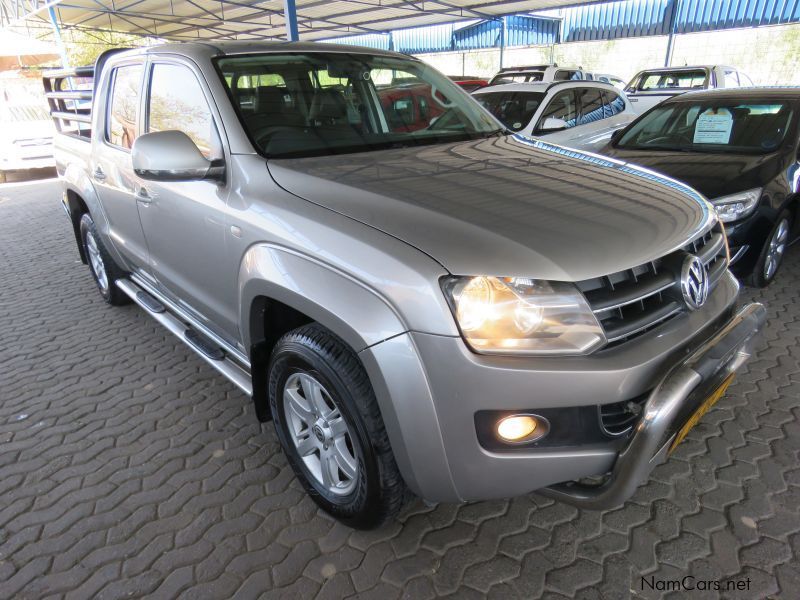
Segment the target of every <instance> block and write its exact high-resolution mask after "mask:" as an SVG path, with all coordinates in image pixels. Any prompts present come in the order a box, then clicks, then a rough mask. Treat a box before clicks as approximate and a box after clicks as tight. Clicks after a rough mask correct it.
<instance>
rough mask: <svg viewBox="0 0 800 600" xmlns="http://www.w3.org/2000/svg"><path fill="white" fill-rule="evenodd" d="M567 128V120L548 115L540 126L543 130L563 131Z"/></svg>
mask: <svg viewBox="0 0 800 600" xmlns="http://www.w3.org/2000/svg"><path fill="white" fill-rule="evenodd" d="M566 128H567V122H566V121H565V120H564V119H557V118H556V117H547V118H546V119H545V120H544V123H542V126H541V127H540V128H539V129H540V131H543V132H545V131H546V132H553V131H561V130H562V129H566Z"/></svg>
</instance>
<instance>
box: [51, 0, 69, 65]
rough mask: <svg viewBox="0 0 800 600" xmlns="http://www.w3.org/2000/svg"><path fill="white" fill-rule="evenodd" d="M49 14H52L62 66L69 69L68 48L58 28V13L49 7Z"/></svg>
mask: <svg viewBox="0 0 800 600" xmlns="http://www.w3.org/2000/svg"><path fill="white" fill-rule="evenodd" d="M47 12H48V13H50V23H51V24H52V25H53V34H54V35H55V38H56V45H57V46H58V53H59V54H61V66H62V67H63V68H65V69H66V68H67V67H68V66H69V61H68V60H67V48H66V46H64V40H63V39H61V28H60V27H59V26H58V18H56V11H55V8H53V6H52V5H51V6H48V7H47Z"/></svg>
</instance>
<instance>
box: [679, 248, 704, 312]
mask: <svg viewBox="0 0 800 600" xmlns="http://www.w3.org/2000/svg"><path fill="white" fill-rule="evenodd" d="M681 292H683V299H684V300H685V301H686V304H687V305H688V306H689V308H691V309H692V310H696V309H698V308H700V307H701V306H703V304H705V302H706V299H707V298H708V271H706V267H705V265H704V264H703V261H701V260H700V259H699V258H697V257H696V256H695V255H694V254H690V255H689V256H687V257H686V259H685V260H684V261H683V267H682V268H681Z"/></svg>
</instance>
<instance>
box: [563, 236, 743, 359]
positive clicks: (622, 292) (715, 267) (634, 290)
mask: <svg viewBox="0 0 800 600" xmlns="http://www.w3.org/2000/svg"><path fill="white" fill-rule="evenodd" d="M724 236H725V234H724V233H723V232H722V229H721V226H719V225H717V226H716V227H715V228H714V229H711V230H709V231H708V232H706V233H705V234H703V235H701V236H699V237H697V238H695V239H693V240H692V241H691V242H690V243H688V244H687V245H686V246H684V247H682V248H680V249H679V250H676V251H675V252H672V253H670V254H668V255H666V256H663V257H661V258H658V259H656V260H654V261H652V262H648V263H645V264H642V265H638V266H636V267H633V268H631V269H626V270H625V271H619V272H617V273H612V274H610V275H606V276H604V277H595V278H593V279H587V280H585V281H580V282H578V287H579V288H580V290H581V291H582V292H583V293H584V295H585V296H586V300H587V302H588V303H589V306H590V307H591V309H592V311H593V312H594V314H595V316H596V317H597V319H598V320H599V321H600V324H601V325H602V327H603V330H604V331H605V334H606V339H607V340H608V344H609V346H612V345H617V344H620V343H622V342H625V341H627V340H630V339H632V338H634V337H636V336H639V335H642V334H644V333H646V332H648V331H650V330H651V329H653V328H654V327H657V326H658V325H661V324H662V323H664V322H666V321H668V320H669V319H671V318H673V317H675V316H676V315H678V314H680V313H682V312H685V311H686V310H688V309H687V306H686V303H685V302H684V300H683V297H682V295H681V291H680V270H681V265H682V264H683V261H684V259H685V257H686V255H687V254H694V255H696V256H698V257H699V258H700V260H702V261H703V263H704V264H705V266H706V269H707V270H708V277H709V292H710V290H713V289H714V287H715V286H716V284H717V282H718V281H719V279H720V277H722V274H723V273H724V272H725V269H726V268H727V266H728V265H727V255H726V251H725V237H724Z"/></svg>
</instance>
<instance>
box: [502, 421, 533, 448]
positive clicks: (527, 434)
mask: <svg viewBox="0 0 800 600" xmlns="http://www.w3.org/2000/svg"><path fill="white" fill-rule="evenodd" d="M538 425H539V423H538V421H537V420H536V417H534V416H531V415H512V416H510V417H505V418H503V419H500V421H498V423H497V435H498V437H499V438H500V439H501V440H503V441H506V442H516V443H518V442H524V441H527V440H528V439H530V438H532V437H534V434H536V428H537V427H538Z"/></svg>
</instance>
